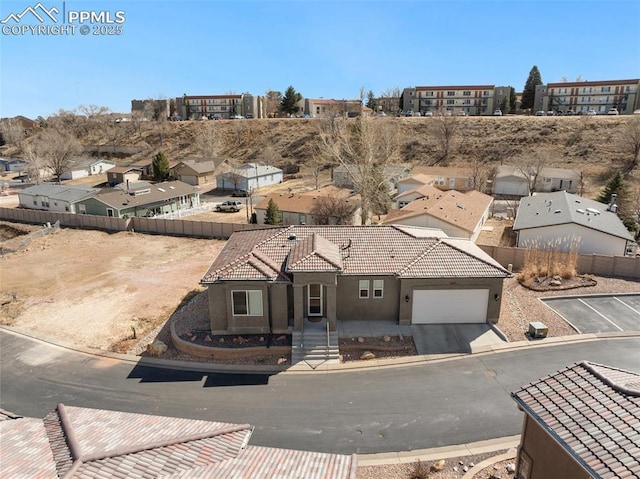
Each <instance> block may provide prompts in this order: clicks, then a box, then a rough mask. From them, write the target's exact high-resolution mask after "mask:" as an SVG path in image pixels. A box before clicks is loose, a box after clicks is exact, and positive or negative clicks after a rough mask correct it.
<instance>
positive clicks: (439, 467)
mask: <svg viewBox="0 0 640 479" xmlns="http://www.w3.org/2000/svg"><path fill="white" fill-rule="evenodd" d="M446 463H447V461H445V460H444V459H440V460H439V461H438V462H436V463H435V464H434V465H433V466H431V470H432V471H433V472H440V471H442V470H443V469H444V466H445V464H446Z"/></svg>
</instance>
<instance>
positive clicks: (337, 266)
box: [286, 233, 342, 272]
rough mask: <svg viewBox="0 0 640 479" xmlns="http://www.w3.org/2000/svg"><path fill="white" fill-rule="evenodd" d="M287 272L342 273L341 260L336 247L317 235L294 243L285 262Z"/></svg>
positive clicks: (314, 234)
mask: <svg viewBox="0 0 640 479" xmlns="http://www.w3.org/2000/svg"><path fill="white" fill-rule="evenodd" d="M286 268H287V271H289V272H295V271H342V258H341V257H340V249H339V248H338V246H337V245H335V244H333V243H332V242H330V241H327V240H326V239H324V238H323V237H322V236H320V235H319V234H318V233H313V234H312V235H310V236H307V238H305V239H304V240H302V241H299V242H296V243H295V244H294V245H293V247H292V248H291V252H290V253H289V257H288V260H287V267H286Z"/></svg>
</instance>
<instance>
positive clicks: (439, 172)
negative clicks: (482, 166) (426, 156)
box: [411, 166, 473, 178]
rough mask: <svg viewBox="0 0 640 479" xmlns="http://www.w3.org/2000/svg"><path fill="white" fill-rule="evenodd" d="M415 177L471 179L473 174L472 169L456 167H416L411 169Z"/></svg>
mask: <svg viewBox="0 0 640 479" xmlns="http://www.w3.org/2000/svg"><path fill="white" fill-rule="evenodd" d="M411 173H412V175H413V176H415V175H426V176H444V177H447V178H454V177H456V178H457V177H464V178H466V177H469V176H471V175H472V174H473V170H472V169H471V168H465V167H455V166H414V167H413V168H412V169H411Z"/></svg>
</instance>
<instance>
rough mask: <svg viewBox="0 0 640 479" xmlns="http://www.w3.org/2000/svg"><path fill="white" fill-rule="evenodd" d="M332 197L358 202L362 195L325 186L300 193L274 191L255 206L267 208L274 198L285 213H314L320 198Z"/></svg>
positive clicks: (279, 208) (348, 201)
mask: <svg viewBox="0 0 640 479" xmlns="http://www.w3.org/2000/svg"><path fill="white" fill-rule="evenodd" d="M325 197H332V198H342V199H343V200H344V201H345V202H347V203H351V202H354V203H357V202H358V201H359V200H360V195H358V194H354V193H352V192H351V190H348V189H345V188H337V187H334V186H325V187H324V188H321V189H319V190H313V191H306V192H304V193H299V194H293V193H292V194H287V193H272V194H270V195H267V196H265V197H264V198H263V199H262V201H260V203H258V204H257V205H255V206H254V208H255V209H256V210H265V211H266V209H267V206H269V200H271V199H272V200H273V201H274V202H275V203H276V205H278V210H279V211H281V212H283V213H301V214H312V212H313V207H314V205H315V204H316V203H317V202H318V199H319V198H325Z"/></svg>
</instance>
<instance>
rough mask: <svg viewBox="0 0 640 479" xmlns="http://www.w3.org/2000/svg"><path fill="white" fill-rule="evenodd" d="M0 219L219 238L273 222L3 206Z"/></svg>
mask: <svg viewBox="0 0 640 479" xmlns="http://www.w3.org/2000/svg"><path fill="white" fill-rule="evenodd" d="M0 219H1V220H5V221H14V222H17V223H30V224H47V223H51V224H53V223H55V222H56V221H60V226H63V227H67V228H79V229H92V230H102V231H136V232H138V233H149V234H158V235H167V236H189V237H192V238H217V239H228V238H229V237H230V236H231V235H232V234H233V233H234V232H235V231H243V230H250V229H264V228H270V226H267V225H252V224H242V223H214V222H212V221H189V220H168V219H155V218H144V217H139V216H135V217H133V218H110V217H108V216H95V215H80V214H74V213H60V212H55V211H40V210H30V209H22V208H0Z"/></svg>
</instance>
